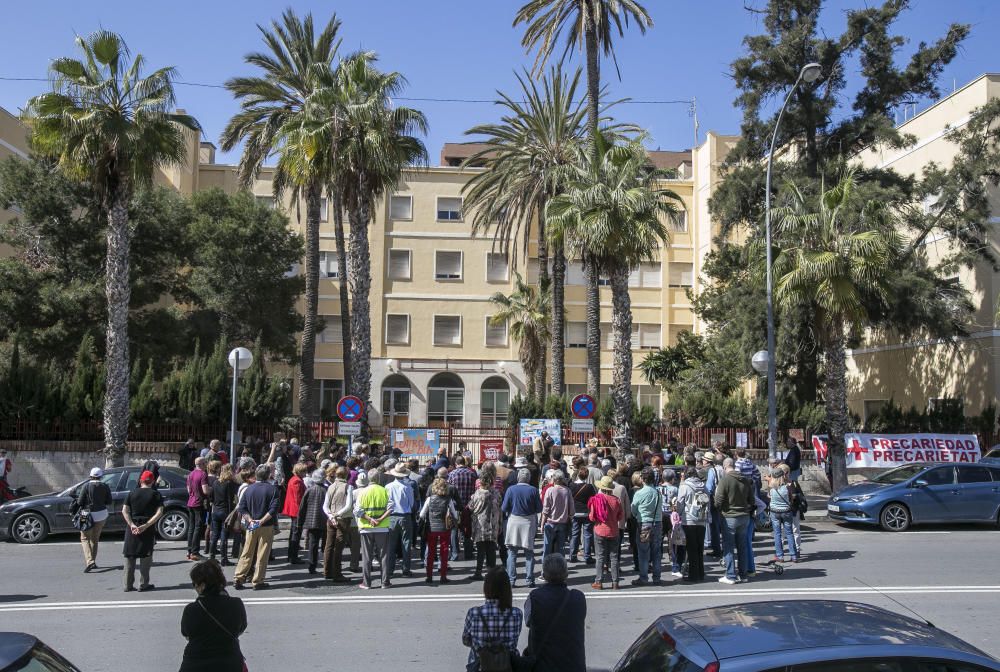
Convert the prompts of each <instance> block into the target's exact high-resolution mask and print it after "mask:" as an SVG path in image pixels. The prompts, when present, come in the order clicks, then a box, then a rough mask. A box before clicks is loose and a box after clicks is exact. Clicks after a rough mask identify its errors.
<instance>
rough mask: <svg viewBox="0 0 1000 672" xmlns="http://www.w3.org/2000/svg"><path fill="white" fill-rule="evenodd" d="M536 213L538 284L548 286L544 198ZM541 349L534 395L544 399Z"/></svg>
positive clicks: (543, 360) (547, 244) (543, 349)
mask: <svg viewBox="0 0 1000 672" xmlns="http://www.w3.org/2000/svg"><path fill="white" fill-rule="evenodd" d="M537 213H538V286H539V287H548V286H550V285H549V280H550V278H549V240H548V237H546V235H545V199H544V198H539V199H538V205H537ZM541 346H542V351H541V352H540V353H539V356H540V359H539V361H538V369H537V371H536V372H535V381H534V384H535V396H537V397H538V398H539V399H542V400H544V399H545V377H546V376H545V348H546V346H547V344H546V343H545V342H542V343H541Z"/></svg>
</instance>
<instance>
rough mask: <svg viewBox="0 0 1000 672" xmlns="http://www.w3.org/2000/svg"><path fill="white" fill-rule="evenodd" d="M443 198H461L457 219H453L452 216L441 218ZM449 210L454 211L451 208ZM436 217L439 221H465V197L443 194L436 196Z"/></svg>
mask: <svg viewBox="0 0 1000 672" xmlns="http://www.w3.org/2000/svg"><path fill="white" fill-rule="evenodd" d="M442 198H457V199H458V200H459V206H458V207H459V210H458V218H457V219H452V218H450V217H449V218H447V219H442V218H441V199H442ZM448 212H452V211H451V210H449V211H448ZM434 218H435V219H436V220H437V221H439V222H463V221H465V197H463V196H442V195H438V196H436V197H435V199H434Z"/></svg>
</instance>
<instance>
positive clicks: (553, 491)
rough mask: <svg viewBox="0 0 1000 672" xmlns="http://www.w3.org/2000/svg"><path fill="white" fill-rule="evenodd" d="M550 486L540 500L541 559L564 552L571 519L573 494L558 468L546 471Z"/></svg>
mask: <svg viewBox="0 0 1000 672" xmlns="http://www.w3.org/2000/svg"><path fill="white" fill-rule="evenodd" d="M548 476H549V478H550V479H551V480H552V487H550V488H549V489H548V490H546V491H545V498H544V499H543V500H542V538H543V540H544V541H543V545H542V560H544V559H545V557H546V556H547V555H549V554H550V553H558V554H560V555H565V554H566V542H567V541H569V531H570V522H571V521H572V520H573V512H574V509H573V495H572V494H570V491H569V488H568V487H567V486H566V474H564V473H563V472H562V470H560V469H555V470H552V471H549V472H548Z"/></svg>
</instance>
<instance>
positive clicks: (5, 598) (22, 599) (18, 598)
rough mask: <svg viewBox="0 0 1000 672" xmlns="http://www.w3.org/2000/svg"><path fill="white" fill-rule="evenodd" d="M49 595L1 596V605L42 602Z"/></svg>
mask: <svg viewBox="0 0 1000 672" xmlns="http://www.w3.org/2000/svg"><path fill="white" fill-rule="evenodd" d="M46 597H48V595H0V604H3V603H6V602H31V601H32V600H42V599H45V598H46Z"/></svg>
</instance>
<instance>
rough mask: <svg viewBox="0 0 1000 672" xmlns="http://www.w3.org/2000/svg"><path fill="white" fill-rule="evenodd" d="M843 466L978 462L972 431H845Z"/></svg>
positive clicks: (976, 444) (881, 466) (976, 447)
mask: <svg viewBox="0 0 1000 672" xmlns="http://www.w3.org/2000/svg"><path fill="white" fill-rule="evenodd" d="M844 442H845V443H846V444H847V468H848V469H861V468H876V469H879V468H889V467H898V466H900V465H903V464H909V463H910V462H962V463H972V462H978V461H979V456H980V455H979V452H980V451H979V439H978V438H977V437H976V436H975V435H974V434H846V435H845V436H844Z"/></svg>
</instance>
